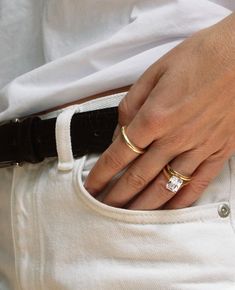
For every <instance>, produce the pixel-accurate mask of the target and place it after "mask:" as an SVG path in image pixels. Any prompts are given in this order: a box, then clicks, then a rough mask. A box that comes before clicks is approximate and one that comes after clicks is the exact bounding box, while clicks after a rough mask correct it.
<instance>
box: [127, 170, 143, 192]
mask: <svg viewBox="0 0 235 290" xmlns="http://www.w3.org/2000/svg"><path fill="white" fill-rule="evenodd" d="M126 182H127V184H128V186H131V187H132V188H133V189H136V190H141V189H142V188H143V187H144V186H146V184H147V179H146V177H144V176H143V175H142V174H139V173H137V172H133V171H130V172H129V173H127V175H126Z"/></svg>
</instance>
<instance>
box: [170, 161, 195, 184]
mask: <svg viewBox="0 0 235 290" xmlns="http://www.w3.org/2000/svg"><path fill="white" fill-rule="evenodd" d="M166 168H167V171H168V172H169V173H171V174H172V175H175V176H177V177H179V178H181V179H183V180H184V181H190V180H191V179H192V178H191V177H190V176H185V175H183V174H181V173H179V172H177V171H175V170H174V169H173V168H172V167H170V165H169V164H167V165H166Z"/></svg>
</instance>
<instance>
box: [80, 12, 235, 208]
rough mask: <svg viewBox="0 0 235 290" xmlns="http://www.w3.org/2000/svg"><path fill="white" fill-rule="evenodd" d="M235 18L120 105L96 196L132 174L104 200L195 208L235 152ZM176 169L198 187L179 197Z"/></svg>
mask: <svg viewBox="0 0 235 290" xmlns="http://www.w3.org/2000/svg"><path fill="white" fill-rule="evenodd" d="M234 28H235V14H231V15H230V16H229V17H226V18H225V19H224V20H222V21H221V22H219V23H217V24H215V25H213V26H211V27H209V28H206V29H203V30H201V31H199V32H197V33H196V34H194V35H193V36H192V37H190V38H188V39H186V40H185V41H184V42H182V43H181V44H180V45H178V46H177V47H175V48H174V49H173V50H171V51H170V52H168V53H167V54H166V55H164V56H163V57H162V58H161V59H159V60H158V61H157V62H155V63H154V64H153V65H151V66H150V67H149V68H148V69H147V70H146V71H145V73H144V74H143V75H142V76H141V77H140V79H139V80H138V81H137V82H136V83H135V84H134V85H133V86H132V87H131V89H130V90H129V92H128V93H127V95H126V96H125V97H124V98H123V99H122V101H121V102H120V104H119V124H120V125H121V126H122V125H127V128H126V134H127V136H128V137H129V139H130V140H131V141H132V142H133V143H134V144H135V145H137V146H138V147H141V148H146V152H145V153H144V154H142V155H139V154H138V153H135V152H133V151H132V150H131V149H130V148H129V147H128V146H127V145H126V144H125V142H124V141H123V139H122V137H121V134H118V136H117V137H116V139H115V140H114V141H113V143H112V144H111V145H110V146H109V148H107V150H106V151H105V152H103V154H101V156H100V158H99V159H98V161H97V162H96V164H95V165H94V167H93V168H92V170H91V171H90V173H89V175H88V177H87V179H86V182H85V187H86V188H87V190H88V191H89V192H90V193H91V194H92V195H93V196H96V195H97V194H98V193H99V192H100V191H101V190H102V189H103V188H104V187H105V186H106V185H107V184H108V182H109V181H110V180H111V179H112V177H114V176H115V175H116V174H117V173H118V172H120V171H121V170H123V169H126V170H125V172H124V174H123V175H122V176H121V177H120V178H119V179H118V180H117V181H116V183H115V184H114V185H113V186H112V188H111V190H110V191H109V192H108V193H107V195H106V196H105V197H104V199H103V202H104V203H106V204H108V205H111V206H116V207H126V208H128V209H142V210H150V209H158V208H161V209H166V208H167V209H173V208H182V207H187V206H189V205H191V204H192V203H193V202H195V201H196V200H197V199H198V198H199V197H200V195H201V194H202V193H203V191H204V189H205V188H206V187H207V186H208V184H209V183H210V182H211V181H212V180H213V179H214V178H215V177H216V176H217V175H218V173H219V172H220V170H221V169H222V167H223V165H224V163H225V161H226V160H227V159H228V158H229V157H230V156H231V155H232V153H233V152H234V151H235V32H234V31H235V29H234ZM167 163H170V165H171V166H172V168H173V169H175V170H176V171H179V172H180V173H182V174H183V175H187V176H190V175H191V176H192V177H193V179H192V181H191V182H190V183H189V184H187V185H186V186H184V187H182V188H181V189H180V190H179V192H178V193H176V194H174V193H172V192H171V191H169V190H167V189H166V188H165V185H166V182H167V179H166V177H165V176H164V174H163V172H162V169H163V168H164V166H165V165H166V164H167Z"/></svg>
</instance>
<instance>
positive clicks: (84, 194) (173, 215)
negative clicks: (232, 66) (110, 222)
mask: <svg viewBox="0 0 235 290" xmlns="http://www.w3.org/2000/svg"><path fill="white" fill-rule="evenodd" d="M87 158H88V156H87V155H86V156H83V157H82V158H81V159H79V161H77V162H76V164H75V169H74V176H73V179H74V186H75V188H76V191H77V194H78V196H79V198H80V199H81V200H82V202H83V203H85V204H86V206H87V207H89V208H90V210H92V211H95V212H97V213H98V214H99V215H103V216H106V217H109V218H114V219H117V220H119V221H125V222H129V223H131V222H133V223H177V222H190V221H192V220H196V219H201V220H205V219H216V218H218V217H220V216H219V209H220V207H221V204H226V206H227V205H228V201H227V200H223V201H217V200H212V201H211V202H207V204H200V205H197V204H195V205H192V206H190V207H186V208H181V209H169V210H159V209H156V210H129V209H123V208H117V207H113V206H110V205H106V204H104V203H102V202H101V201H99V200H98V199H97V198H95V197H93V196H92V195H91V194H90V193H89V192H88V191H87V190H86V188H85V187H84V176H85V175H86V176H87V175H88V172H89V171H90V169H91V168H92V167H93V165H94V164H95V162H96V160H97V158H98V155H96V156H95V157H94V156H93V157H91V158H90V159H89V160H87ZM88 163H89V164H88ZM87 165H88V166H87ZM87 168H88V169H87ZM220 182H221V180H220ZM222 182H224V183H226V188H230V174H229V173H227V172H226V174H225V175H224V176H223V181H222ZM101 195H102V193H101ZM227 195H229V193H228V194H227Z"/></svg>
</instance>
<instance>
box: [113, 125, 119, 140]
mask: <svg viewBox="0 0 235 290" xmlns="http://www.w3.org/2000/svg"><path fill="white" fill-rule="evenodd" d="M120 128H121V127H120V125H119V124H117V127H116V128H115V130H114V133H113V138H112V141H114V140H115V139H116V138H117V136H118V134H119V133H120Z"/></svg>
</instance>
